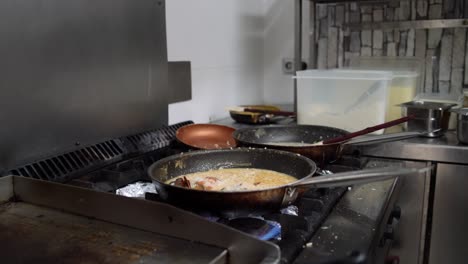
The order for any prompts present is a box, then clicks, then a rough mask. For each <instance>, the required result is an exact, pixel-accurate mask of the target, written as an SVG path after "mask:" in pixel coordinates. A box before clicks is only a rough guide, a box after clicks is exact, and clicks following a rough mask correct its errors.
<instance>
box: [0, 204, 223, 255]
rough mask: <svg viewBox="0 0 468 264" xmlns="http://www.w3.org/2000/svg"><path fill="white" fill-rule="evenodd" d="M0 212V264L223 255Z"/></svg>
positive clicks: (143, 235) (25, 208) (50, 213)
mask: <svg viewBox="0 0 468 264" xmlns="http://www.w3.org/2000/svg"><path fill="white" fill-rule="evenodd" d="M0 211H1V213H0V241H1V242H0V259H1V262H2V263H155V262H157V263H186V262H187V260H191V261H193V262H196V263H209V262H211V261H212V260H213V259H215V258H217V257H218V256H220V255H221V254H222V253H223V251H224V249H221V248H216V247H213V246H208V245H204V244H200V243H193V242H190V241H187V240H182V239H177V238H172V237H168V236H162V235H158V234H154V233H151V232H148V231H140V230H137V229H133V228H130V227H124V226H121V225H115V224H111V223H107V222H103V221H98V220H93V219H89V218H87V217H80V216H75V215H71V214H67V213H63V212H61V211H58V210H53V209H48V208H45V207H41V206H35V205H32V204H27V203H22V202H12V203H4V204H0ZM52 234H53V235H52ZM226 261H227V259H226V256H224V262H226Z"/></svg>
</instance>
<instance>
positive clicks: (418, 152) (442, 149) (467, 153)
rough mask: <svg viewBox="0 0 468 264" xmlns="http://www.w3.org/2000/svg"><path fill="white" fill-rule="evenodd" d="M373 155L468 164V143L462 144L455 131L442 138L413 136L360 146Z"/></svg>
mask: <svg viewBox="0 0 468 264" xmlns="http://www.w3.org/2000/svg"><path fill="white" fill-rule="evenodd" d="M359 149H361V151H362V154H363V155H366V156H371V157H381V158H396V159H404V160H420V161H434V162H443V163H459V164H468V158H467V157H468V145H462V144H460V143H459V142H458V140H457V135H456V134H455V133H454V132H447V133H445V135H444V136H442V137H440V138H422V137H420V138H413V139H407V140H401V141H395V142H387V143H382V144H376V145H366V146H361V147H359Z"/></svg>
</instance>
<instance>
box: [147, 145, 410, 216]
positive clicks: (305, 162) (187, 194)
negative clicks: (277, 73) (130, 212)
mask: <svg viewBox="0 0 468 264" xmlns="http://www.w3.org/2000/svg"><path fill="white" fill-rule="evenodd" d="M226 168H257V169H267V170H272V171H276V172H280V173H285V174H288V175H290V176H293V177H294V178H296V179H297V180H296V181H294V182H292V183H290V184H286V185H282V186H277V187H272V188H268V189H261V190H250V191H230V192H224V191H206V190H198V189H191V188H186V187H181V186H177V185H171V184H168V183H166V182H167V181H168V180H170V179H172V178H175V177H177V176H181V175H186V174H189V173H194V172H201V171H209V170H217V169H226ZM316 169H317V167H316V164H315V163H314V162H313V161H312V160H310V159H308V158H306V157H304V156H302V155H298V154H295V153H291V152H286V151H280V150H274V149H249V148H237V149H231V150H207V151H192V152H188V153H184V154H180V155H174V156H170V157H167V158H164V159H161V160H159V161H157V162H155V163H154V164H152V165H151V166H150V167H149V169H148V173H149V176H150V177H151V179H152V181H153V182H154V184H155V187H156V190H157V192H158V195H159V197H160V198H161V199H162V200H164V201H167V202H168V203H171V204H174V205H176V206H179V207H182V208H186V209H190V210H192V211H196V212H210V213H214V214H218V215H222V216H225V217H238V216H245V215H249V214H252V213H255V214H264V213H267V212H273V211H276V210H279V209H281V208H283V207H286V206H288V205H290V204H292V203H293V202H294V201H296V199H299V198H300V197H301V195H302V194H303V193H304V192H305V191H306V190H308V189H311V188H322V187H335V186H349V185H352V184H360V183H367V182H371V181H380V180H385V179H389V178H392V177H396V176H400V175H405V174H411V173H417V172H418V170H416V169H409V168H379V169H371V170H361V171H352V172H346V173H336V174H331V175H326V176H318V177H313V175H314V173H315V171H316Z"/></svg>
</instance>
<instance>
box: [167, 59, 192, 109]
mask: <svg viewBox="0 0 468 264" xmlns="http://www.w3.org/2000/svg"><path fill="white" fill-rule="evenodd" d="M168 71H169V102H168V103H170V104H172V103H178V102H183V101H188V100H191V99H192V69H191V65H190V61H170V62H169V64H168Z"/></svg>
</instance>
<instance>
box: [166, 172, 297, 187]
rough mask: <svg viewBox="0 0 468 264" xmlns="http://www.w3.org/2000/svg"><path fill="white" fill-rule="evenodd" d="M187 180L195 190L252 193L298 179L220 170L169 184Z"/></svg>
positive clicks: (188, 176) (282, 174) (280, 174)
mask: <svg viewBox="0 0 468 264" xmlns="http://www.w3.org/2000/svg"><path fill="white" fill-rule="evenodd" d="M184 177H185V178H186V179H187V180H188V181H189V182H190V185H191V187H190V188H193V189H199V190H210V191H226V192H230V191H250V190H260V189H268V188H273V187H278V186H282V185H285V184H288V183H291V182H294V181H297V179H296V178H294V177H292V176H290V175H287V174H284V173H280V172H276V171H272V170H264V169H250V168H249V169H244V168H242V169H219V170H211V171H204V172H196V173H190V174H186V175H181V176H178V177H176V178H172V179H170V180H168V181H166V183H167V184H174V183H175V181H176V180H177V179H183V178H184Z"/></svg>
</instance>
